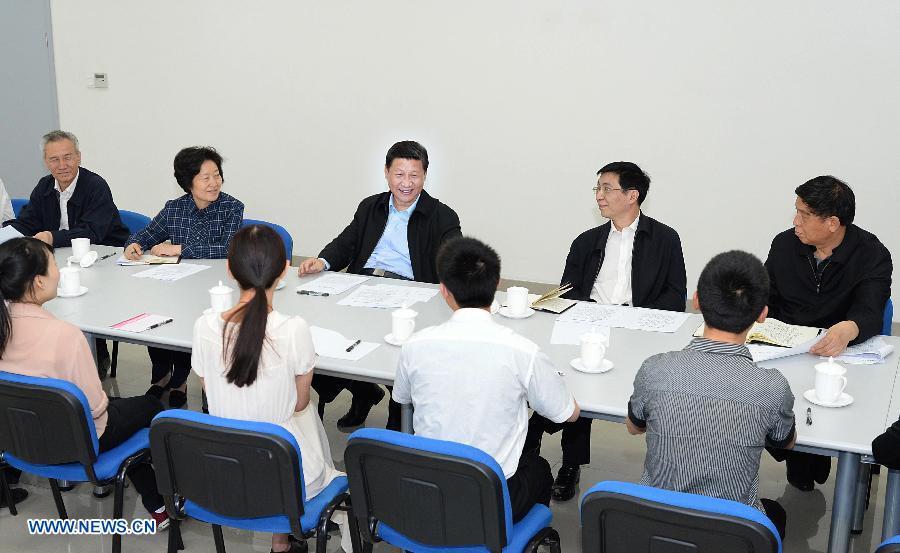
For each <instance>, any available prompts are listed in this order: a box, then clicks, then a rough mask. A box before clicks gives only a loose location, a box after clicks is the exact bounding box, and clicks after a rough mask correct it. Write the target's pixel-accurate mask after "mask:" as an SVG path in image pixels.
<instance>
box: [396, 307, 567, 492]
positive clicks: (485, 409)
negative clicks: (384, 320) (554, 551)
mask: <svg viewBox="0 0 900 553" xmlns="http://www.w3.org/2000/svg"><path fill="white" fill-rule="evenodd" d="M393 398H394V400H395V401H397V402H399V403H412V404H413V407H414V408H415V411H414V413H413V428H415V432H416V434H418V435H420V436H426V437H428V438H436V439H440V440H450V441H455V442H460V443H464V444H467V445H471V446H474V447H477V448H479V449H481V450H482V451H484V452H485V453H487V454H488V455H490V456H492V457H493V458H494V459H495V460H496V461H497V463H499V464H500V466H501V467H503V473H504V474H505V475H506V477H507V478H509V477H511V476H512V475H513V474H515V472H516V469H517V467H518V465H519V457H521V455H522V448H523V447H524V445H525V435H526V433H527V432H528V405H529V404H530V405H531V407H532V409H534V410H535V411H537V412H538V413H540V414H541V415H543V416H545V417H547V418H548V419H550V420H552V421H554V422H563V421H565V420H567V419H568V418H569V417H571V416H572V413H573V412H574V410H575V400H574V398H573V397H572V394H570V393H569V391H568V390H567V389H566V384H565V382H564V381H563V379H562V377H561V376H559V374H558V373H557V372H556V368H555V367H554V366H553V363H552V362H551V361H550V359H549V358H548V357H547V355H546V354H545V353H544V352H542V351H541V350H540V348H538V346H537V344H535V343H534V342H532V341H531V340H528V339H527V338H525V337H523V336H520V335H518V334H516V333H515V332H513V331H512V330H510V329H509V328H506V327H505V326H502V325H500V324H498V323H496V322H495V321H494V319H493V317H492V316H491V314H490V313H488V312H487V311H485V310H484V309H459V310H457V311H456V312H454V313H453V316H452V317H450V320H449V321H447V322H446V323H444V324H442V325H438V326H433V327H429V328H426V329H424V330H422V331H420V332H417V333H416V334H414V335H413V336H412V337H411V338H410V339H409V340H408V341H407V342H406V343H405V344H404V345H403V349H402V350H401V352H400V362H399V363H398V365H397V376H396V377H395V379H394V392H393Z"/></svg>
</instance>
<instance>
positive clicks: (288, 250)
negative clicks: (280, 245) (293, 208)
mask: <svg viewBox="0 0 900 553" xmlns="http://www.w3.org/2000/svg"><path fill="white" fill-rule="evenodd" d="M250 225H265V226H267V227H271V228H273V229H275V232H277V233H278V236H281V240H282V241H283V242H284V253H285V255H286V256H287V260H288V261H290V260H291V255H292V254H293V253H294V239H293V238H291V233H290V232H288V231H287V229H286V228H284V227H283V226H281V225H278V224H275V223H270V222H268V221H260V220H259V219H244V220H243V221H242V222H241V227H249V226H250Z"/></svg>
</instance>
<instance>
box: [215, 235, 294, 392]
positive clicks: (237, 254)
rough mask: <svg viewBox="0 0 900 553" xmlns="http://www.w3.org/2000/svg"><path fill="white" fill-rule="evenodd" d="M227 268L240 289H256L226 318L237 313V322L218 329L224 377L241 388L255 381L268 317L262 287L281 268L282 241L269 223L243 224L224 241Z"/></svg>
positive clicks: (269, 284) (267, 285) (275, 277)
mask: <svg viewBox="0 0 900 553" xmlns="http://www.w3.org/2000/svg"><path fill="white" fill-rule="evenodd" d="M228 268H229V270H230V271H231V274H232V276H234V279H235V280H236V281H237V283H238V285H239V286H240V287H241V290H253V291H255V292H256V294H255V295H254V296H253V299H252V300H250V301H249V302H248V303H247V304H245V305H244V306H242V307H241V308H240V309H238V310H237V311H235V312H234V313H233V314H232V315H231V317H230V318H229V320H230V319H231V318H234V317H235V316H236V315H238V314H241V316H242V318H241V322H240V325H227V324H226V325H225V329H224V330H223V331H222V344H223V347H222V356H223V357H224V358H225V365H226V366H227V367H229V368H228V372H227V373H226V375H225V377H226V379H227V380H228V382H229V383H231V384H234V385H235V386H237V387H238V388H241V387H243V386H249V385H251V384H253V383H254V382H255V381H256V376H257V371H258V369H259V360H260V357H261V356H262V351H263V345H264V344H265V341H266V323H267V322H268V319H269V302H268V300H267V298H266V290H267V289H269V288H271V287H272V286H274V285H275V283H276V281H277V280H278V277H280V276H281V273H282V272H284V241H283V240H282V239H281V237H280V236H278V233H277V232H275V231H274V230H273V229H272V228H270V227H267V226H264V225H250V226H246V227H244V228H242V229H241V230H239V231H238V232H237V233H236V234H235V235H234V237H233V238H232V239H231V242H230V244H229V245H228ZM229 347H230V352H231V353H230V355H228V352H229Z"/></svg>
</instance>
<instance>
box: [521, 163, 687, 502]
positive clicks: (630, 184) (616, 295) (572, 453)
mask: <svg viewBox="0 0 900 553" xmlns="http://www.w3.org/2000/svg"><path fill="white" fill-rule="evenodd" d="M649 190H650V177H649V176H647V174H646V173H644V171H643V170H642V169H641V168H640V167H638V166H637V165H636V164H634V163H632V162H630V161H615V162H613V163H608V164H606V165H604V166H603V167H602V168H601V169H600V170H599V171H597V184H596V185H595V186H594V198H595V200H596V201H597V207H598V208H599V209H600V215H602V216H603V217H605V218H607V219H609V221H608V222H607V223H606V224H604V225H600V226H599V227H595V228H592V229H590V230H587V231H585V232H583V233H581V234H580V235H579V236H578V237H577V238H575V240H574V241H573V242H572V247H571V248H570V249H569V255H568V257H567V258H566V267H565V269H564V270H563V276H562V279H561V284H571V285H572V289H571V290H570V291H569V292H568V293H566V297H567V298H570V299H573V300H584V301H588V300H591V301H595V302H597V303H602V304H606V305H631V306H634V307H648V308H651V309H667V310H669V311H684V304H685V299H686V295H687V277H686V275H685V270H684V255H683V254H682V251H681V239H680V238H679V237H678V233H677V232H675V230H673V229H672V228H670V227H668V226H666V225H664V224H662V223H660V222H659V221H657V220H655V219H653V218H652V217H650V216H648V215H646V214H644V213H642V212H641V204H643V202H644V200H645V199H646V197H647V193H648V192H649ZM559 430H562V451H563V458H562V466H561V467H560V469H559V473H558V474H557V476H556V481H555V482H554V483H553V499H555V500H557V501H566V500H568V499H571V498H572V497H573V496H574V495H575V486H576V484H578V480H579V478H580V475H581V468H580V467H581V465H586V464H588V463H589V462H590V460H591V444H590V440H591V419H587V418H582V419H579V420H577V421H575V422H573V423H570V424H563V425H559V424H555V423H553V422H551V421H549V420H547V419H546V418H543V417H541V416H540V415H539V414H535V415H534V416H533V417H532V418H531V423H530V424H529V428H528V441H527V442H526V444H525V449H526V450H533V449H535V450H538V451H540V447H541V437H542V436H543V434H544V433H545V432H548V433H551V434H553V433H556V432H558V431H559Z"/></svg>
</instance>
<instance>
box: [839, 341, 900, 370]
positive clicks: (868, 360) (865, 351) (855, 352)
mask: <svg viewBox="0 0 900 553" xmlns="http://www.w3.org/2000/svg"><path fill="white" fill-rule="evenodd" d="M893 351H894V346H893V345H891V344H889V343H887V342H885V341H884V338H882V337H881V336H874V337H872V338H869V339H868V340H866V341H865V342H863V343H861V344H856V345H855V346H850V347H849V348H847V349H845V350H844V353H842V354H840V355H839V356H838V357H835V358H834V360H835V361H838V362H840V363H847V364H849V365H874V364H876V363H883V362H884V359H885V357H887V356H888V355H890V354H891V353H893Z"/></svg>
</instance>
